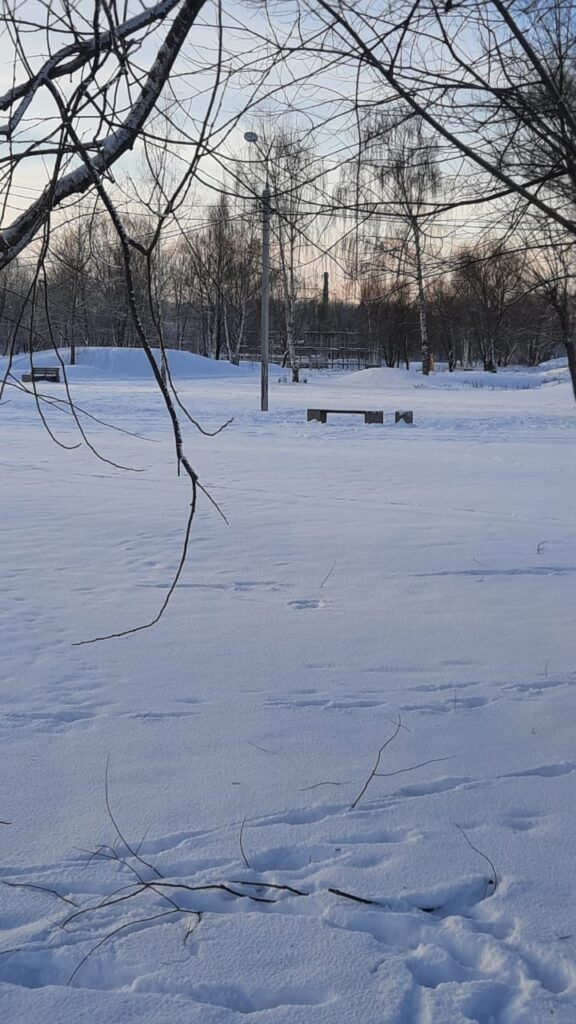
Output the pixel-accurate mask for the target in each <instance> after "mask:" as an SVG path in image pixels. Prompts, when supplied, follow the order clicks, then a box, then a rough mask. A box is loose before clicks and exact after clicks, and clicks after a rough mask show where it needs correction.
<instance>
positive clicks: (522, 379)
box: [341, 359, 569, 391]
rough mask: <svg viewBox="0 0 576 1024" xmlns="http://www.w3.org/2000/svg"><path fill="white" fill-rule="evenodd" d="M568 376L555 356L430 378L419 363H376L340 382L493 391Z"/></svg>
mask: <svg viewBox="0 0 576 1024" xmlns="http://www.w3.org/2000/svg"><path fill="white" fill-rule="evenodd" d="M568 379H569V377H568V367H567V365H566V361H565V360H560V359H554V360H551V361H550V362H549V363H545V364H543V365H542V366H535V367H526V366H522V367H518V366H508V367H506V368H505V369H501V370H499V371H498V373H488V372H486V371H484V370H480V369H474V370H455V371H454V372H453V373H449V372H448V370H447V369H443V368H442V369H437V370H436V372H435V373H433V374H430V376H429V377H424V376H423V375H422V373H421V372H420V367H419V365H418V364H414V366H413V368H412V369H411V370H401V369H395V368H392V369H390V368H388V367H384V366H377V367H373V368H372V369H368V370H359V371H357V372H356V373H351V374H350V375H348V376H346V377H344V378H343V379H342V381H341V383H342V384H344V385H345V386H351V387H356V386H359V387H382V388H397V387H399V386H402V387H413V388H428V389H444V388H451V389H460V388H462V389H464V388H486V389H487V390H492V391H493V390H495V389H496V388H498V389H508V390H513V391H525V390H531V389H533V388H540V387H542V386H543V385H544V384H558V383H564V382H565V381H568Z"/></svg>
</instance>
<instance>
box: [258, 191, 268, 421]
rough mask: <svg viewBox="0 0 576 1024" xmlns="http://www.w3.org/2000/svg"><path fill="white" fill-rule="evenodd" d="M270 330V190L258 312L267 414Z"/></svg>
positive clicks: (263, 403) (264, 221) (262, 403)
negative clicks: (260, 300) (260, 306)
mask: <svg viewBox="0 0 576 1024" xmlns="http://www.w3.org/2000/svg"><path fill="white" fill-rule="evenodd" d="M269 330H270V189H269V187H268V185H267V184H266V186H265V187H264V191H263V192H262V308H261V311H260V346H261V352H260V358H261V362H260V409H261V410H262V412H268V358H269V344H268V339H269Z"/></svg>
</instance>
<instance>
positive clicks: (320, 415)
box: [306, 409, 327, 423]
mask: <svg viewBox="0 0 576 1024" xmlns="http://www.w3.org/2000/svg"><path fill="white" fill-rule="evenodd" d="M326 416H327V413H325V412H324V411H323V410H322V409H308V411H307V413H306V419H307V420H308V423H310V421H311V420H317V421H318V423H326Z"/></svg>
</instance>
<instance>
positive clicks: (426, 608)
mask: <svg viewBox="0 0 576 1024" xmlns="http://www.w3.org/2000/svg"><path fill="white" fill-rule="evenodd" d="M91 359H92V360H96V362H97V359H98V356H97V350H95V353H92V354H91ZM183 365H184V364H183ZM105 369H106V373H112V372H113V359H112V356H110V354H109V353H107V354H106V368H105ZM85 372H86V374H87V376H86V377H85V379H84V378H82V376H81V374H78V382H77V384H76V385H75V386H77V388H78V393H79V394H80V395H81V403H84V404H85V405H90V408H91V409H92V410H93V411H94V413H95V414H96V415H102V416H103V417H104V418H107V419H111V420H114V419H116V421H118V422H119V423H120V425H122V426H126V427H128V428H129V429H136V430H139V431H142V432H144V433H146V432H148V433H150V434H152V435H154V436H156V438H157V439H162V438H164V437H165V434H164V433H163V431H164V427H163V425H162V421H161V419H160V417H159V411H158V404H157V400H156V397H155V395H154V393H153V390H152V388H151V386H150V385H148V384H146V382H145V380H144V379H142V380H139V381H138V382H133V381H130V379H129V374H128V372H127V370H126V368H124V369H123V370H122V372H120V373H119V374H118V376H119V378H125V379H123V380H122V379H116V380H114V378H113V377H110V379H108V380H107V379H106V377H105V374H104V371H102V373H100V370H98V369H97V368H96V369H95V368H94V366H92V365H91V366H88V364H87V365H86V368H85ZM560 372H561V371H558V370H557V369H549V370H543V371H542V374H541V378H537V377H535V375H532V376H531V374H530V373H528V372H526V373H525V374H518V375H514V373H510V374H509V378H510V380H509V386H510V390H506V388H505V387H502V383H505V380H504V378H505V376H506V375H505V374H502V375H501V379H500V380H499V382H498V383H499V388H500V390H499V391H498V392H494V391H491V390H489V389H488V388H483V387H482V386H481V385H482V380H481V379H480V378H479V380H478V382H476V383H475V384H474V387H473V388H470V386H469V385H470V383H471V381H470V380H462V381H458V380H457V379H456V378H454V380H453V381H451V382H449V384H450V386H449V387H447V388H444V389H442V387H441V386H440V384H441V383H442V378H441V375H437V378H436V380H435V381H433V382H431V384H430V387H429V388H428V389H426V388H424V387H420V381H417V382H416V383H417V384H418V386H417V387H415V386H414V379H413V378H411V377H410V376H409V375H400V376H394V375H392V377H387V376H386V375H384V376H383V375H382V373H381V372H380V371H378V374H379V376H378V374H376V375H375V373H374V372H373V371H367V373H366V375H364V376H363V375H362V374H358V375H354V376H353V377H351V378H349V379H345V378H342V377H340V378H338V377H335V378H333V379H331V378H328V377H320V376H319V377H317V378H315V377H314V376H313V375H311V377H310V383H309V384H307V386H306V387H307V391H306V395H305V399H304V400H305V401H306V402H307V403H308V404H310V405H312V404H315V403H317V402H318V403H319V404H322V401H324V400H325V401H326V402H327V401H328V397H330V400H331V402H333V401H334V400H336V401H341V402H342V403H343V404H346V398H347V396H348V401H349V395H350V391H351V390H352V392H353V393H354V394H355V400H357V399H358V398H359V397H360V395H365V398H366V402H367V403H368V402H369V403H370V404H369V405H367V407H370V408H379V407H384V408H385V411H386V413H387V414H390V412H391V410H393V409H394V408H395V407H398V408H403V407H412V406H414V408H415V410H416V417H415V424H414V428H406V429H404V428H403V427H401V428H398V429H395V428H394V427H393V426H390V425H389V422H388V421H385V427H384V428H383V429H380V430H378V428H372V427H365V426H363V425H361V424H360V425H359V424H358V423H357V422H355V421H351V422H349V423H348V424H346V423H345V422H337V423H336V422H331V421H329V422H328V423H327V424H325V425H319V424H306V423H305V422H304V415H303V409H302V402H303V399H302V397H301V391H300V392H299V391H298V389H292V388H289V387H288V386H284V385H278V386H275V387H274V386H273V388H272V395H273V405H274V408H276V409H277V412H275V413H274V414H271V417H270V418H269V419H268V420H267V421H263V419H262V417H261V416H260V415H259V414H258V413H257V412H255V411H254V410H255V404H254V403H255V395H256V391H257V381H256V377H255V376H254V375H252V376H251V375H250V373H248V372H246V373H244V372H243V373H241V374H239V375H236V376H235V375H234V374H233V375H231V377H230V380H228V378H227V377H226V374H225V372H224V370H221V369H219V374H220V378H221V379H220V378H219V379H218V380H214V381H210V380H198V381H182V391H183V394H184V395H185V397H186V398H187V399H188V400H189V401H190V402H191V403H192V404H193V405H194V408H195V411H198V407H200V409H201V410H202V409H204V412H205V416H206V419H207V421H209V422H208V425H211V424H212V423H214V424H216V423H217V422H219V421H221V420H222V419H223V418H227V416H228V415H229V413H230V412H234V415H235V424H234V429H230V430H229V431H227V432H225V433H224V434H223V435H220V436H219V437H218V438H217V439H214V440H208V439H201V440H200V441H198V442H197V438H196V436H193V437H194V444H196V443H197V450H196V449H195V457H196V458H197V459H198V460H199V465H200V469H201V471H202V479H205V478H206V477H208V478H210V479H209V480H207V482H208V483H209V485H210V488H211V491H213V493H214V495H215V497H216V498H217V500H219V501H222V502H223V504H224V505H225V508H226V511H227V513H229V514H230V518H231V526H230V528H229V530H228V532H226V531H224V530H223V528H221V524H220V523H219V522H217V521H216V518H215V516H214V515H212V513H211V511H210V510H208V509H206V508H204V507H202V508H201V511H200V514H199V516H198V519H197V522H196V524H195V534H194V539H193V544H192V552H191V559H190V564H189V566H188V569H187V571H186V572H185V574H184V576H183V578H182V580H181V582H180V583H179V585H178V588H177V592H176V594H175V595H174V599H173V603H172V605H171V608H170V610H169V612H168V614H167V617H166V619H165V620H164V622H163V623H161V624H160V626H158V627H157V629H156V630H155V631H154V632H153V633H147V634H140V636H139V637H138V638H137V639H133V638H131V639H126V640H125V641H120V642H111V643H110V644H105V645H95V646H91V647H73V646H72V644H73V643H74V642H75V641H77V640H85V639H90V638H91V637H93V636H95V635H100V634H101V633H102V632H108V631H111V630H113V629H116V628H124V626H125V625H127V626H129V625H132V624H136V623H139V622H141V621H145V619H146V617H147V616H149V615H150V610H151V609H152V610H154V609H155V608H156V607H157V601H158V600H162V599H163V597H164V595H165V592H166V589H167V588H168V587H169V586H170V580H171V573H172V572H173V566H174V564H175V562H177V558H178V546H179V540H180V536H181V528H182V502H181V497H182V496H181V493H180V491H179V490H178V489H177V487H176V484H175V482H174V480H173V479H172V477H171V476H170V475H169V471H168V470H167V469H166V463H167V462H169V461H170V458H171V454H170V449H169V448H168V446H167V444H166V443H165V441H164V440H162V447H161V446H160V445H157V446H154V445H150V446H149V449H145V450H144V451H143V446H142V445H139V443H138V442H137V441H136V440H134V439H126V438H124V437H122V438H121V437H120V435H116V436H115V437H114V438H113V443H112V442H111V440H110V436H109V434H107V432H106V431H104V430H103V428H95V436H96V437H97V438H98V441H99V442H101V444H102V447H103V450H105V451H106V452H107V453H108V454H114V456H115V457H118V459H119V460H120V461H122V460H126V462H127V463H129V464H132V462H134V464H136V462H137V460H138V459H140V460H141V462H142V463H143V464H145V465H147V466H148V469H149V470H150V471H149V472H148V473H146V474H142V475H141V479H139V480H138V481H137V482H136V483H134V481H132V480H131V481H130V486H128V485H127V483H126V478H125V477H124V476H122V475H121V474H118V473H116V472H115V471H112V470H110V471H109V470H108V469H107V468H106V469H103V468H102V466H101V465H99V464H98V463H93V462H90V461H88V460H87V459H84V457H83V456H77V455H75V454H74V455H63V454H62V453H61V452H57V451H55V450H54V449H53V448H52V447H51V446H50V445H49V444H48V443H47V441H46V439H45V437H44V436H43V435H42V433H41V431H40V430H39V428H38V427H37V425H36V424H35V421H34V418H33V410H32V409H31V408H30V406H28V405H27V404H26V402H25V401H24V399H23V398H22V397H20V396H16V397H14V398H13V399H12V401H11V403H10V405H8V406H7V407H6V410H3V413H4V414H5V416H6V421H7V424H6V425H7V430H8V431H9V434H10V439H11V446H9V447H7V449H6V452H5V457H4V458H3V462H2V470H1V471H2V474H3V481H5V482H6V486H5V487H3V491H4V494H5V508H4V509H3V512H4V518H3V527H4V539H5V545H4V550H3V565H2V579H3V591H2V594H0V616H1V622H2V654H3V663H2V678H1V681H0V682H1V691H0V692H1V695H2V700H1V703H0V740H1V742H2V746H3V752H4V761H5V773H6V775H5V785H4V789H3V794H2V797H1V799H0V818H2V819H7V820H9V821H10V822H11V824H10V825H7V826H0V859H1V862H2V863H1V865H0V877H1V878H2V879H3V880H4V882H5V883H7V884H6V885H4V886H3V887H2V888H3V891H2V897H3V898H2V902H1V903H0V1019H2V1021H4V1020H6V1021H7V1022H8V1024H47V1022H48V1021H49V1020H50V1021H53V1022H54V1024H61V1022H62V1024H63V1022H64V1021H66V1022H69V1021H71V1020H73V1021H74V1022H75V1024H92V1022H93V1021H94V1020H96V1019H99V1020H100V1019H102V1020H104V1021H106V1024H120V1022H124V1021H125V1020H127V1021H129V1022H130V1024H132V1021H134V1022H136V1020H137V1021H138V1022H139V1024H174V1022H175V1021H180V1020H183V1021H184V1020H185V1021H186V1022H187V1024H188V1022H189V1024H233V1022H234V1021H236V1022H238V1021H240V1020H243V1019H245V1018H254V1020H255V1021H258V1022H262V1024H465V1022H476V1024H543V1022H544V1021H548V1020H551V1021H554V1022H555V1024H558V1022H559V1024H574V1020H576V962H575V952H576V921H574V909H573V849H574V842H575V841H576V820H575V816H574V811H573V794H574V784H575V778H574V777H575V775H576V760H575V759H574V756H573V754H574V745H573V736H574V724H575V717H576V715H575V711H576V706H575V699H574V698H575V694H576V674H575V671H574V653H575V652H574V644H573V622H572V620H573V612H574V607H575V604H574V598H575V596H576V593H575V589H574V585H575V575H576V568H575V567H574V564H573V563H574V554H573V541H574V539H575V535H574V528H573V525H572V518H573V508H574V504H573V498H574V496H575V493H576V488H575V487H574V478H573V475H572V477H571V475H570V474H573V470H572V465H571V461H570V459H571V456H569V455H568V452H569V451H571V449H569V448H568V447H567V445H568V443H570V444H571V445H572V446H573V443H574V440H576V417H575V416H574V413H573V411H572V406H571V404H570V402H571V399H570V396H569V389H568V385H567V384H565V383H561V384H559V383H558V380H559V379H561V377H559V376H558V375H559V374H560ZM90 374H93V376H92V377H90ZM98 374H100V376H98ZM461 376H462V377H464V375H461ZM72 377H73V374H72ZM389 379H390V380H391V381H393V383H391V384H390V385H388V384H386V383H385V382H386V381H388V380H389ZM535 379H538V380H539V382H540V383H541V384H542V386H541V387H538V388H535V389H533V390H530V389H529V388H530V386H531V381H533V380H535ZM387 387H388V389H389V390H388V391H386V388H387ZM362 389H365V390H364V391H362ZM382 389H383V390H382ZM374 402H376V403H377V404H374ZM342 420H344V418H342ZM131 460H132V461H131ZM430 466H432V467H433V468H432V470H431V469H430ZM171 468H172V467H171V466H170V470H171ZM159 481H161V485H159ZM38 488H40V493H41V495H42V499H43V508H42V519H43V521H42V522H40V521H39V517H38V516H37V515H32V514H30V511H29V510H30V508H31V507H32V508H33V507H34V506H33V504H31V503H33V502H34V501H37V500H38ZM103 496H105V499H103ZM571 499H572V501H571ZM104 506H105V507H104ZM395 731H397V732H398V735H397V736H396V737H395V738H394V740H393V741H391V743H390V745H389V746H387V747H386V748H385V749H384V750H383V753H382V757H381V761H380V762H378V765H377V766H376V764H375V759H376V755H377V751H378V749H379V748H380V747H381V745H382V744H383V743H384V742H385V741H386V739H388V738H390V737H391V736H392V734H393V733H394V732H395ZM108 759H109V760H110V779H109V793H108V796H109V805H110V806H109V808H108V809H107V807H106V801H105V799H104V769H105V765H106V762H107V760H108ZM444 759H445V760H444ZM373 770H375V771H377V772H378V774H375V775H374V777H372V778H370V773H371V772H372V771H373ZM367 780H369V783H368V786H367V788H366V790H365V792H363V793H362V794H361V796H360V798H359V799H358V802H357V803H356V799H357V798H358V796H359V793H360V792H361V790H362V786H363V784H364V783H365V782H366V781H367ZM110 812H111V813H112V814H113V815H114V820H112V817H111V813H110ZM114 822H116V823H117V826H118V828H116V826H115V824H114ZM118 829H119V830H120V831H121V833H122V835H120V834H119V832H118ZM126 842H127V843H128V846H126ZM486 858H489V860H490V861H491V862H493V863H489V862H488V861H487V859H486ZM494 868H495V870H496V877H494ZM154 883H156V884H154ZM161 883H166V886H165V887H164V888H163V886H162V884H161ZM223 883H224V884H226V885H227V886H228V887H229V888H230V889H231V890H233V891H232V892H229V891H228V892H227V891H224V890H222V889H218V888H215V887H216V886H218V885H221V884H223ZM186 886H188V887H192V886H194V887H200V886H206V887H208V888H205V889H199V888H196V889H194V890H192V889H190V888H188V889H186V888H185V887H186ZM210 886H212V887H213V888H209V887H210ZM275 887H276V888H275ZM294 890H297V891H299V892H301V893H303V895H298V894H297V892H296V891H294ZM330 890H332V891H330ZM343 892H344V893H348V894H352V895H355V896H356V897H358V898H359V899H360V900H362V899H364V900H370V901H374V903H373V904H367V903H362V902H358V901H357V900H353V899H350V898H347V897H346V896H345V895H342V893H343ZM57 894H59V895H57ZM251 897H253V898H251ZM254 897H256V898H254ZM260 900H263V901H268V900H273V902H260ZM198 915H200V916H198ZM132 1014H133V1015H134V1016H132Z"/></svg>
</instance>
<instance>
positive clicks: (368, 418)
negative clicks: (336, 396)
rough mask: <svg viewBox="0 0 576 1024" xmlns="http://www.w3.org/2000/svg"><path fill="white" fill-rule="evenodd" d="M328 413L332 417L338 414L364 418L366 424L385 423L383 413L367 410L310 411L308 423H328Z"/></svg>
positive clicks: (307, 414)
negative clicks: (316, 421) (311, 421)
mask: <svg viewBox="0 0 576 1024" xmlns="http://www.w3.org/2000/svg"><path fill="white" fill-rule="evenodd" d="M328 413H330V415H332V414H333V413H338V414H339V415H342V416H363V417H364V423H384V413H383V412H368V411H367V410H366V409H308V410H307V412H306V418H307V420H308V422H310V420H318V422H319V423H326V417H327V416H328Z"/></svg>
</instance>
